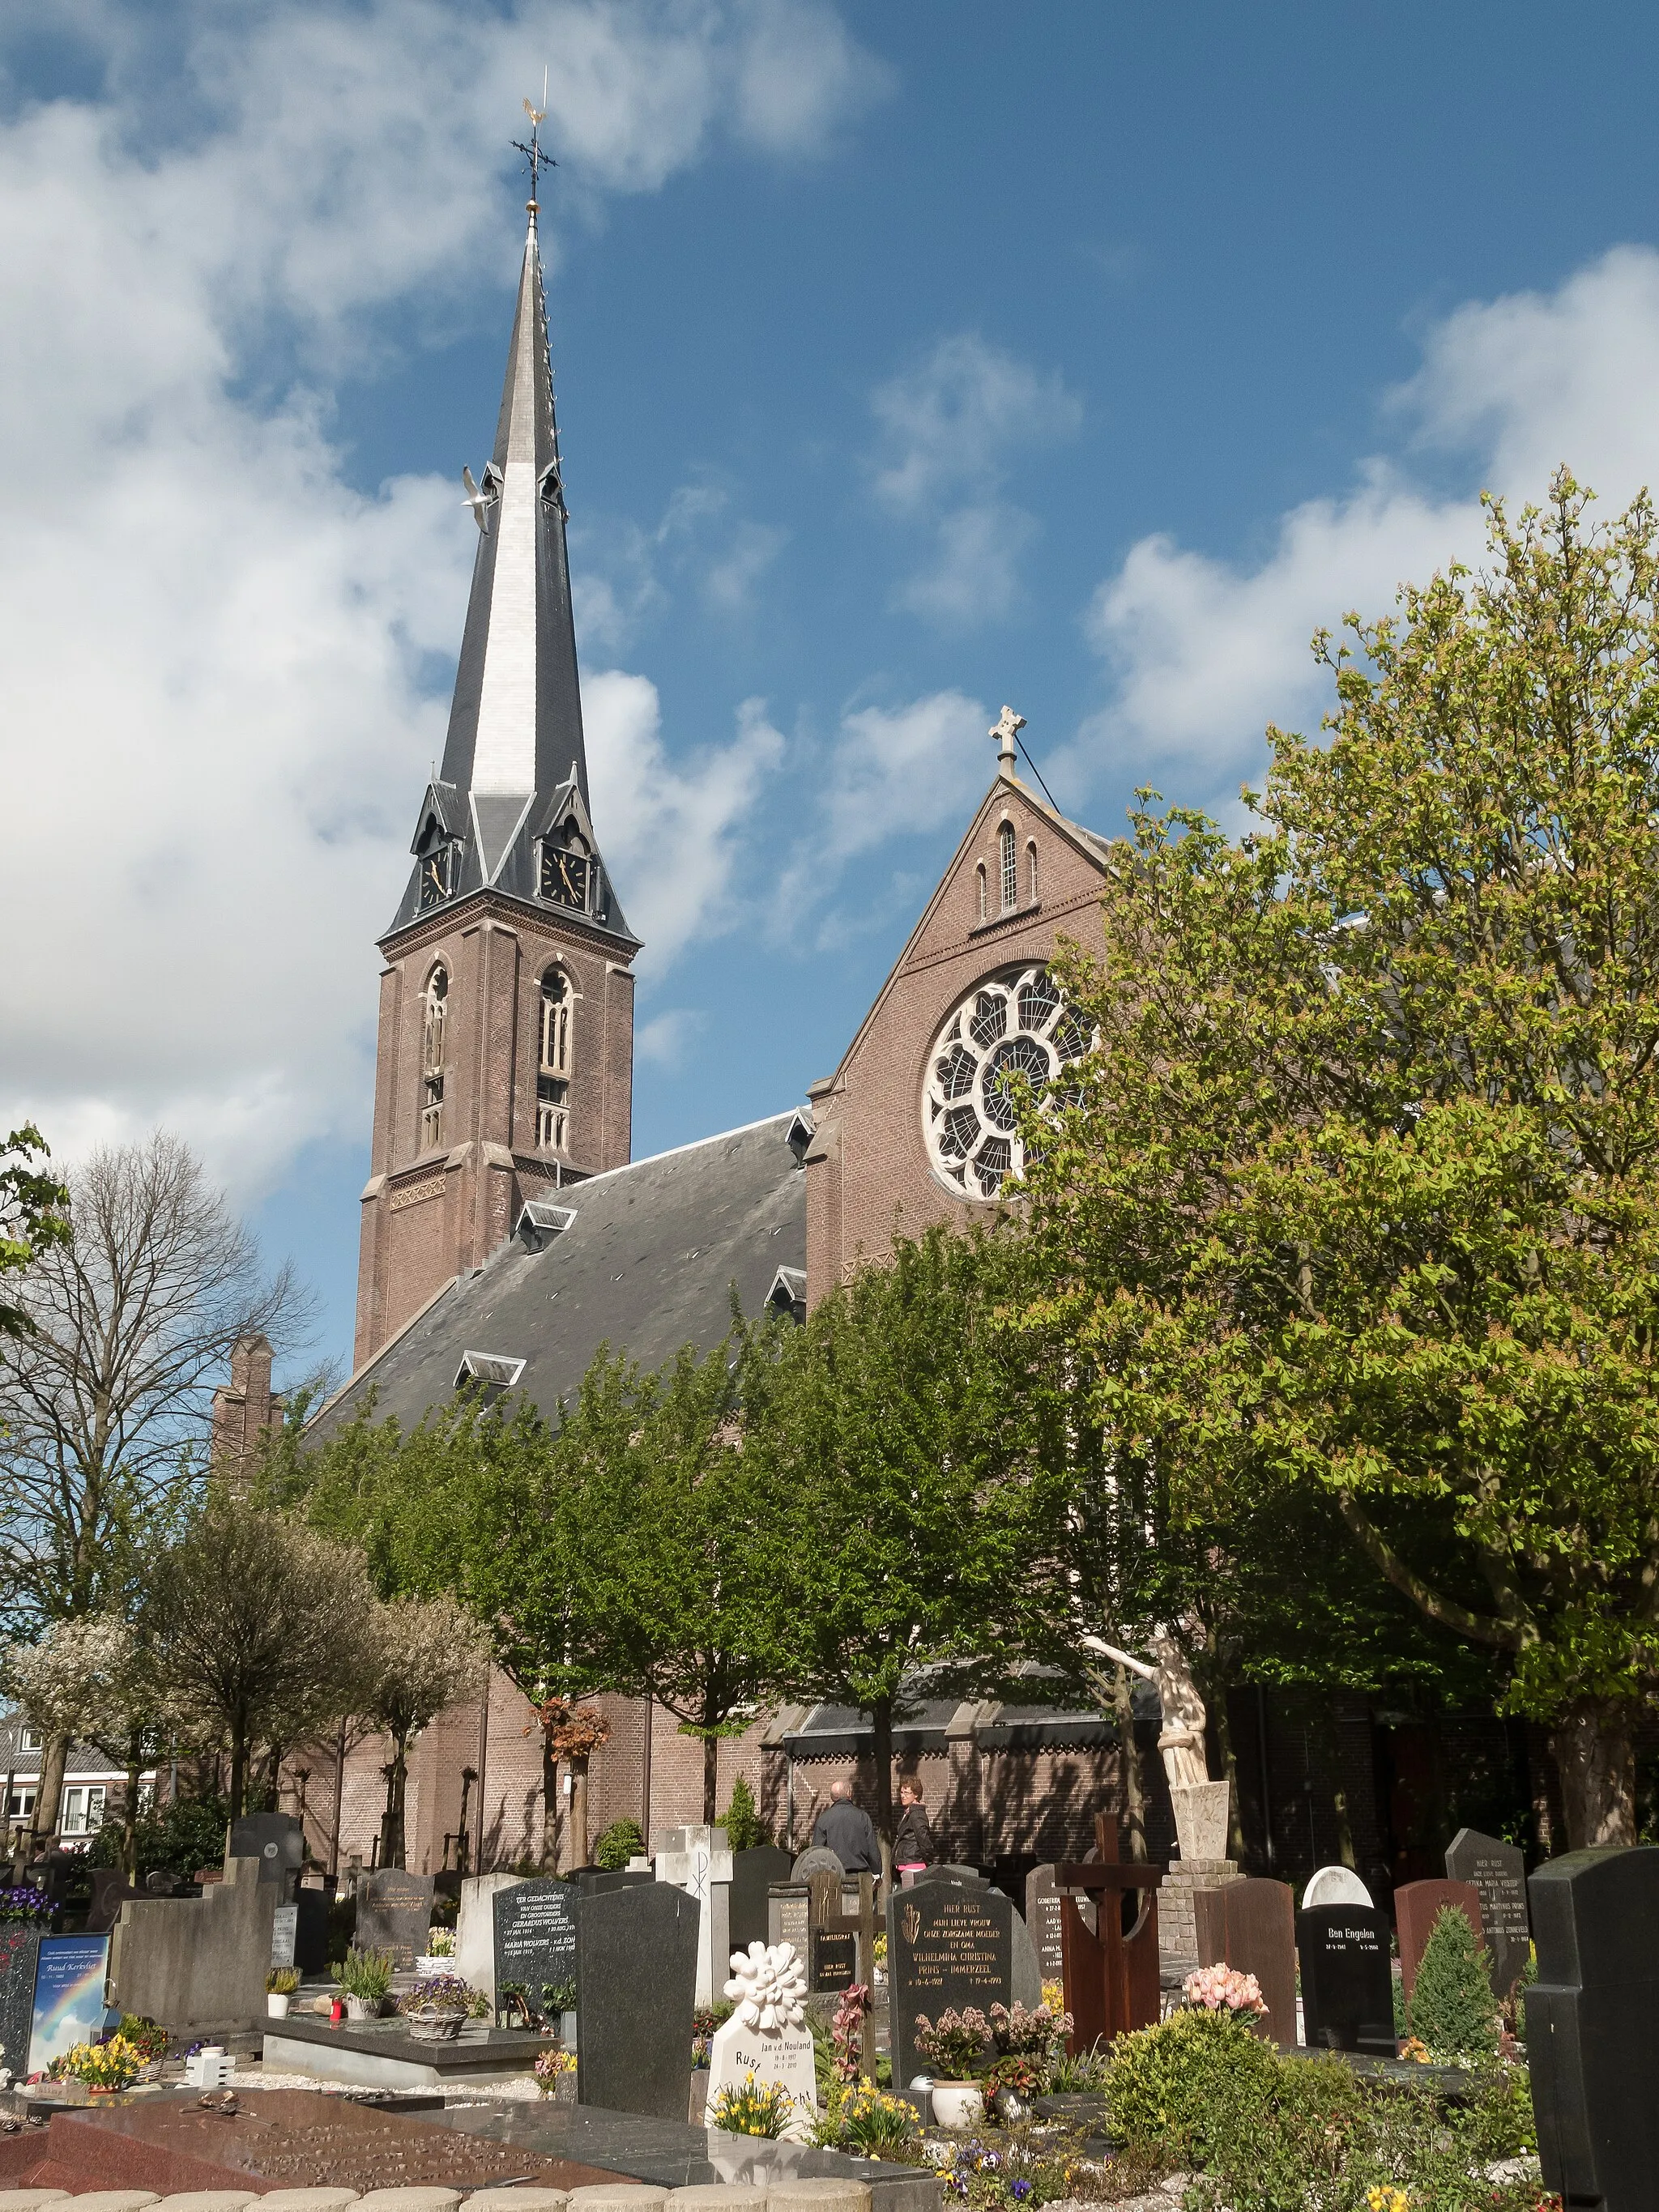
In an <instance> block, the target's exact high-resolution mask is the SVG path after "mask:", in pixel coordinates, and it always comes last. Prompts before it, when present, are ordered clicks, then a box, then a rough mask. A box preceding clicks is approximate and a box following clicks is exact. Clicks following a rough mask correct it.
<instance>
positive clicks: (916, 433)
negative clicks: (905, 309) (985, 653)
mask: <svg viewBox="0 0 1659 2212" xmlns="http://www.w3.org/2000/svg"><path fill="white" fill-rule="evenodd" d="M871 404H872V407H873V409H874V410H875V414H876V418H877V420H878V422H879V423H880V424H881V426H882V429H883V432H884V444H885V449H886V457H885V460H884V465H883V466H882V467H881V468H880V469H879V470H878V471H877V475H876V478H875V488H876V494H877V496H878V499H879V500H880V501H881V502H882V504H883V505H884V507H886V508H887V509H888V511H889V512H890V513H891V514H893V515H894V516H895V517H896V518H897V519H899V520H903V521H907V522H912V523H919V524H923V525H927V526H929V527H930V528H931V532H932V535H933V544H934V551H933V558H932V559H931V561H930V562H928V563H927V565H925V566H924V567H923V568H921V570H919V571H918V572H917V573H916V574H914V575H912V576H911V577H909V578H908V579H907V580H905V581H904V582H903V583H902V584H901V585H900V586H898V587H897V589H896V592H895V593H894V604H895V605H897V606H901V607H905V608H908V610H909V611H911V612H912V613H915V614H921V615H925V616H927V617H928V618H929V619H931V620H933V621H935V622H938V623H941V624H944V625H946V626H956V625H963V626H965V625H966V624H967V623H971V622H974V621H975V620H994V619H996V618H998V617H1001V616H1004V615H1006V614H1007V613H1008V612H1009V611H1011V610H1012V607H1013V606H1014V605H1015V604H1016V602H1017V600H1018V596H1019V574H1018V559H1019V555H1020V552H1021V551H1022V550H1023V549H1024V546H1025V545H1026V544H1028V543H1029V541H1030V538H1032V537H1033V536H1035V534H1036V520H1035V519H1034V517H1032V516H1031V515H1030V514H1028V513H1025V512H1024V509H1023V508H1020V507H1015V506H1012V505H1011V504H1010V503H1009V502H1008V501H1006V500H1004V499H1002V498H1000V496H999V494H1000V489H1001V487H1002V486H1003V484H1004V483H1006V479H1007V476H1008V462H1009V458H1010V456H1011V454H1012V453H1013V452H1014V451H1015V449H1016V448H1018V447H1020V446H1026V447H1037V446H1043V445H1050V444H1053V443H1054V442H1056V441H1059V440H1060V439H1064V438H1067V437H1070V436H1071V435H1073V433H1074V432H1075V431H1076V429H1077V428H1078V425H1079V422H1081V421H1082V419H1083V410H1082V407H1081V405H1080V404H1079V401H1078V400H1077V398H1075V397H1074V396H1073V394H1072V393H1071V392H1067V391H1066V386H1065V385H1064V383H1063V382H1062V381H1061V380H1060V377H1059V376H1058V375H1057V374H1050V375H1047V376H1045V375H1043V374H1041V373H1040V372H1039V371H1037V370H1036V369H1035V368H1032V367H1031V366H1030V364H1029V363H1028V362H1022V361H1019V360H1017V359H1016V358H1015V356H1013V355H1012V354H1010V353H1006V352H1005V351H1004V350H1003V349H1001V348H1000V347H997V346H993V345H987V343H986V342H985V340H984V339H983V338H981V337H976V336H975V334H974V333H973V332H972V331H963V332H961V333H958V334H957V336H955V337H947V338H942V339H941V340H940V341H939V343H938V344H937V345H936V346H935V347H934V348H933V351H932V353H931V354H929V355H928V356H927V359H926V360H925V361H922V362H919V363H918V364H917V365H916V366H915V368H912V369H910V370H908V371H907V372H906V373H905V374H903V375H902V376H896V377H894V378H893V379H891V380H890V381H889V382H888V383H886V384H884V385H882V386H879V387H878V390H877V392H875V394H874V396H873V398H872V402H871Z"/></svg>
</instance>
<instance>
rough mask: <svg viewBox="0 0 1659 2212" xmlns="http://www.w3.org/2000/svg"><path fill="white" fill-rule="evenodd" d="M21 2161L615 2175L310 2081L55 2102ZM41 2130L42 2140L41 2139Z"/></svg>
mask: <svg viewBox="0 0 1659 2212" xmlns="http://www.w3.org/2000/svg"><path fill="white" fill-rule="evenodd" d="M31 2133H32V2134H33V2137H34V2143H33V2146H31V2147H30V2148H33V2161H32V2164H30V2165H29V2166H28V2169H27V2171H26V2172H16V2173H12V2172H5V2170H4V2166H3V2160H4V2154H5V2152H6V2151H7V2150H9V2149H10V2148H13V2147H14V2146H15V2145H17V2144H20V2143H23V2142H25V2140H26V2139H25V2138H23V2137H21V2136H10V2137H7V2138H4V2139H3V2142H0V2172H4V2178H5V2179H6V2180H8V2181H9V2182H11V2183H12V2184H13V2185H16V2186H24V2185H27V2186H34V2187H46V2188H55V2189H68V2190H70V2191H82V2190H88V2189H154V2190H155V2191H158V2192H160V2193H161V2194H163V2195H166V2194H168V2193H170V2192H172V2191H175V2190H181V2189H234V2188H241V2189H305V2188H313V2187H317V2186H319V2185H327V2186H333V2187H337V2188H342V2189H356V2190H367V2189H386V2188H392V2187H398V2186H403V2185H416V2184H425V2185H438V2186H441V2187H443V2188H447V2189H459V2191H461V2192H462V2194H463V2195H465V2194H466V2193H467V2192H468V2191H471V2190H474V2189H485V2188H489V2187H492V2186H493V2187H496V2188H499V2187H500V2186H501V2185H502V2184H504V2183H507V2182H510V2181H515V2180H516V2181H526V2182H534V2183H540V2184H542V2185H545V2186H548V2187H552V2188H557V2189H574V2188H577V2187H579V2186H580V2185H583V2184H585V2183H588V2182H611V2181H617V2180H621V2179H623V2178H624V2177H623V2176H621V2175H619V2174H617V2173H613V2172H610V2171H608V2170H607V2169H605V2168H603V2167H599V2166H584V2165H580V2164H578V2163H577V2162H576V2161H574V2160H570V2159H561V2158H550V2157H548V2156H546V2155H544V2154H542V2153H540V2152H537V2151H530V2150H523V2149H515V2148H513V2147H512V2146H510V2145H507V2144H504V2143H496V2142H489V2141H487V2140H485V2139H484V2138H483V2137H481V2136H469V2135H460V2134H453V2133H451V2132H450V2131H449V2130H447V2129H436V2128H431V2127H423V2126H422V2124H420V2122H419V2121H417V2120H413V2119H406V2118H403V2117H402V2116H401V2115H400V2114H398V2113H396V2112H380V2111H375V2110H374V2109H372V2108H369V2107H366V2106H361V2105H355V2104H353V2103H351V2102H350V2101H349V2099H346V2098H343V2097H330V2096H325V2095H323V2094H321V2093H319V2092H318V2091H316V2090H312V2089H261V2090H257V2091H254V2092H252V2093H244V2094H243V2095H242V2096H240V2098H238V2097H234V2096H233V2097H232V2098H231V2099H230V2100H229V2101H228V2103H227V2101H226V2100H225V2098H224V2095H223V2093H222V2092H215V2093H212V2094H210V2095H209V2096H200V2095H198V2094H197V2092H196V2091H195V2090H193V2089H192V2090H185V2091H181V2092H179V2093H174V2094H172V2095H169V2096H167V2097H149V2098H137V2097H135V2098H132V2099H130V2100H115V2101H113V2102H112V2103H111V2104H110V2105H108V2106H103V2107H101V2108H97V2107H88V2109H87V2110H86V2111H84V2112H58V2113H57V2114H55V2115H54V2116H53V2118H52V2124H51V2126H50V2127H49V2128H47V2129H46V2130H31ZM43 2137H44V2140H43Z"/></svg>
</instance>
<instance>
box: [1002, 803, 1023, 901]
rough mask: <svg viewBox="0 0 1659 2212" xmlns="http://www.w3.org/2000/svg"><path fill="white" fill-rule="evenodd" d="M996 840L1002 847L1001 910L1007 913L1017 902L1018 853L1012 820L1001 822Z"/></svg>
mask: <svg viewBox="0 0 1659 2212" xmlns="http://www.w3.org/2000/svg"><path fill="white" fill-rule="evenodd" d="M998 842H999V843H1000V846H1001V848H1002V911H1003V912H1004V913H1005V914H1007V913H1009V912H1011V911H1012V908H1015V907H1016V906H1018V903H1019V866H1018V853H1017V850H1016V848H1015V842H1014V825H1013V823H1012V822H1005V823H1003V825H1002V828H1001V830H1000V832H999V836H998Z"/></svg>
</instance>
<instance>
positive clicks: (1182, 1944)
mask: <svg viewBox="0 0 1659 2212" xmlns="http://www.w3.org/2000/svg"><path fill="white" fill-rule="evenodd" d="M1220 1787H1221V1789H1222V1790H1223V1791H1224V1792H1225V1788H1226V1784H1225V1783H1224V1784H1221V1785H1220ZM1223 1802H1224V1813H1223V1822H1224V1833H1225V1796H1224V1801H1223ZM1239 1878H1240V1877H1239V1870H1238V1869H1237V1866H1235V1865H1234V1863H1233V1862H1232V1860H1231V1859H1228V1858H1212V1859H1197V1858H1194V1859H1189V1858H1185V1857H1183V1858H1181V1859H1178V1860H1176V1862H1175V1863H1174V1864H1173V1865H1172V1866H1171V1867H1170V1871H1169V1872H1168V1873H1167V1874H1166V1875H1164V1887H1162V1888H1161V1889H1160V1890H1159V1891H1158V1979H1159V1981H1160V1982H1162V1984H1163V1985H1164V1988H1165V1989H1166V1990H1167V1989H1178V1988H1179V1987H1180V1985H1181V1984H1182V1982H1183V1981H1185V1979H1186V1978H1187V1977H1188V1974H1190V1973H1192V1972H1194V1969H1195V1968H1196V1967H1197V1966H1198V1964H1199V1955H1198V1907H1197V1905H1196V1903H1195V1901H1194V1893H1196V1892H1197V1891H1199V1890H1200V1889H1222V1888H1225V1886H1226V1885H1227V1883H1229V1882H1231V1881H1238V1880H1239Z"/></svg>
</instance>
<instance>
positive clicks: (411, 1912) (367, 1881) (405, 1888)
mask: <svg viewBox="0 0 1659 2212" xmlns="http://www.w3.org/2000/svg"><path fill="white" fill-rule="evenodd" d="M431 1925H432V1877H431V1875H429V1874H408V1873H406V1872H405V1871H404V1869H403V1868H402V1867H371V1868H370V1869H368V1872H367V1873H365V1874H364V1875H362V1878H361V1879H360V1881H358V1884H357V1933H356V1936H355V1937H354V1938H353V1939H352V1940H353V1941H354V1942H355V1943H356V1947H357V1948H358V1949H359V1950H360V1951H390V1952H391V1954H392V1962H393V1964H394V1965H395V1966H398V1968H399V1969H400V1970H403V1971H404V1972H406V1971H407V1970H408V1969H409V1968H410V1966H413V1965H414V1963H415V1961H416V1959H417V1958H419V1957H420V1955H421V1954H422V1952H423V1951H424V1950H425V1949H426V1939H427V1932H428V1929H430V1927H431Z"/></svg>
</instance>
